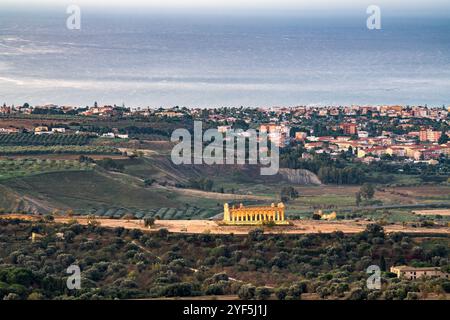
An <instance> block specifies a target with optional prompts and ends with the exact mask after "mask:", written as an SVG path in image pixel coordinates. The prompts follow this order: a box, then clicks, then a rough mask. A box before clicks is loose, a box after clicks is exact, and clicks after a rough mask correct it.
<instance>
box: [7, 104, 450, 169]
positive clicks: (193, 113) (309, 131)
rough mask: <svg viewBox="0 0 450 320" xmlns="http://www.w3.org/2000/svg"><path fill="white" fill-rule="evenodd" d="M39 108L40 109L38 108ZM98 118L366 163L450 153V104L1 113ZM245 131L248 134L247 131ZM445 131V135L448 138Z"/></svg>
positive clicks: (49, 107)
mask: <svg viewBox="0 0 450 320" xmlns="http://www.w3.org/2000/svg"><path fill="white" fill-rule="evenodd" d="M37 110H38V111H37ZM52 110H53V112H58V113H61V112H62V113H69V112H70V113H71V114H77V115H82V116H98V117H112V116H122V117H133V119H135V118H136V117H156V118H189V119H192V120H201V121H207V122H209V123H212V124H215V125H216V126H217V129H218V130H219V132H222V133H227V132H229V131H231V130H233V128H235V127H236V124H240V126H241V127H242V124H244V125H246V126H247V127H248V128H252V129H255V130H259V132H260V133H267V135H268V138H269V140H270V141H271V142H272V143H275V144H276V145H278V146H279V147H286V146H289V145H291V144H292V143H301V144H303V145H304V147H305V148H306V150H307V151H309V152H308V153H306V154H304V157H310V156H311V155H312V154H314V153H327V154H330V155H331V156H332V157H333V156H338V155H339V154H341V153H342V152H343V151H344V152H347V154H349V155H353V156H354V157H355V158H356V159H358V160H360V161H363V162H372V161H377V160H380V159H381V158H383V157H385V158H386V157H395V158H397V159H399V158H403V159H410V160H412V161H429V162H430V163H432V162H433V161H436V160H437V159H438V158H439V157H440V156H441V155H449V153H450V147H449V142H448V136H449V134H450V132H449V130H448V129H447V130H443V129H442V128H449V111H450V107H449V108H444V107H441V108H430V107H427V106H398V105H395V106H339V107H337V106H320V107H319V106H297V107H272V108H253V109H252V108H243V107H240V108H216V109H202V108H190V109H188V108H180V107H174V108H169V109H163V108H158V109H155V108H149V107H147V108H125V107H124V106H122V107H119V106H115V105H114V106H102V107H100V106H98V105H97V103H95V104H94V105H93V106H91V107H80V108H78V107H69V106H57V105H53V104H50V105H45V106H34V107H32V106H29V105H28V104H25V105H23V106H19V107H15V106H7V105H6V104H4V105H3V106H2V107H0V115H2V114H3V115H5V114H14V113H24V114H27V113H36V112H38V113H43V112H45V111H52ZM18 130H19V129H18V128H0V134H10V133H17V132H18ZM34 133H35V134H52V133H64V128H52V129H48V128H44V127H40V128H35V129H34ZM242 134H245V133H242ZM443 135H445V136H444V137H443ZM103 136H104V137H106V138H126V137H127V136H126V134H118V133H117V132H108V133H105V134H103Z"/></svg>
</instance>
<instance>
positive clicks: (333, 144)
mask: <svg viewBox="0 0 450 320" xmlns="http://www.w3.org/2000/svg"><path fill="white" fill-rule="evenodd" d="M423 131H425V132H432V134H429V135H430V137H431V139H425V140H423V139H420V138H418V137H419V135H421V134H422V132H423ZM449 133H450V132H449ZM441 134H442V133H441V132H439V131H432V130H429V129H424V130H421V131H419V132H409V133H408V134H405V135H395V134H393V133H390V132H384V133H383V135H380V136H376V137H369V136H368V134H367V132H362V134H359V133H358V135H357V138H353V137H352V136H337V137H333V136H322V137H316V136H307V134H306V133H304V132H297V133H296V134H295V140H297V141H303V142H304V146H305V148H306V150H308V151H311V152H314V153H329V154H330V155H332V156H337V155H339V153H341V152H342V151H344V152H350V153H352V154H353V155H354V156H355V157H356V158H357V159H359V160H361V161H363V162H372V161H377V160H380V159H381V158H382V157H383V156H385V155H388V156H391V157H397V158H408V159H411V160H416V161H420V160H425V161H427V160H436V159H438V158H439V157H440V156H441V155H450V143H448V142H447V143H442V144H439V143H438V140H439V138H440V136H441ZM447 134H448V133H447Z"/></svg>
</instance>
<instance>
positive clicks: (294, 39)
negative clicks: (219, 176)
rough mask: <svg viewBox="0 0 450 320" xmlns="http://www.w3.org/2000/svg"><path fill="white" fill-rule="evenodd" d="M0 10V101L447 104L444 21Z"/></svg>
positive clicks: (448, 58)
mask: <svg viewBox="0 0 450 320" xmlns="http://www.w3.org/2000/svg"><path fill="white" fill-rule="evenodd" d="M68 17H69V14H67V13H66V12H65V11H64V10H60V11H51V12H50V11H49V12H47V11H33V10H29V11H26V10H25V11H20V10H19V11H13V10H9V11H0V103H1V104H3V103H6V104H8V105H9V104H15V105H21V104H24V103H30V104H32V105H44V104H51V103H53V104H59V105H71V106H86V105H93V104H94V102H95V101H97V102H98V104H110V105H113V104H116V105H125V106H128V107H171V106H180V107H182V106H184V107H223V106H227V107H233V106H235V107H240V106H244V107H272V106H275V107H276V106H298V105H319V106H320V105H323V106H326V105H378V104H403V105H428V106H435V107H442V106H443V105H445V106H448V105H449V104H450V19H448V18H443V17H433V16H424V17H420V16H414V17H412V16H411V17H408V16H404V17H382V20H381V29H379V30H370V29H368V28H367V25H366V20H367V15H366V13H365V12H362V13H361V15H352V16H349V17H346V16H337V17H334V16H320V15H315V16H309V15H298V16H297V15H294V14H292V15H289V14H286V15H270V14H266V15H245V14H239V15H233V14H232V13H229V14H223V15H222V14H218V13H216V14H196V13H195V12H194V13H192V12H191V13H185V14H183V13H177V14H173V13H171V12H164V13H153V12H123V13H122V12H105V13H103V12H101V11H100V12H98V11H92V12H85V11H82V12H81V20H80V22H81V24H80V29H79V30H78V29H75V30H72V29H68V28H67V25H66V22H67V21H66V20H67V18H68Z"/></svg>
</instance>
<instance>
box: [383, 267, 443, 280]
mask: <svg viewBox="0 0 450 320" xmlns="http://www.w3.org/2000/svg"><path fill="white" fill-rule="evenodd" d="M390 271H391V272H392V273H395V274H396V275H397V278H401V279H407V280H415V279H419V278H425V277H427V278H445V279H450V274H448V273H446V272H442V271H441V268H438V267H422V268H415V267H409V266H394V267H391V269H390Z"/></svg>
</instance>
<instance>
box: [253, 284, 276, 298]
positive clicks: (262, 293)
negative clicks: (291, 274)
mask: <svg viewBox="0 0 450 320" xmlns="http://www.w3.org/2000/svg"><path fill="white" fill-rule="evenodd" d="M255 295H256V299H258V300H267V299H269V298H270V296H271V295H272V291H271V290H270V289H269V288H267V287H258V288H256V293H255Z"/></svg>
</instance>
